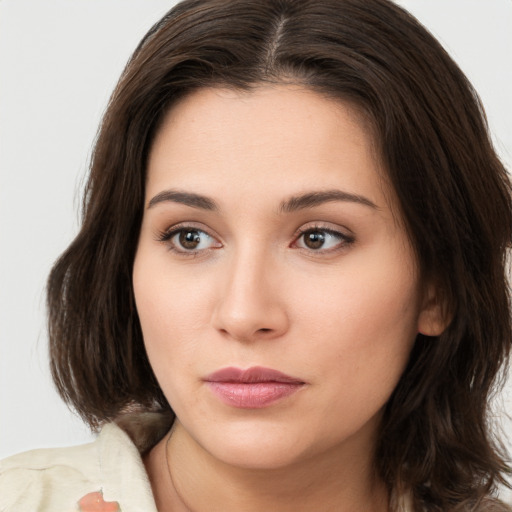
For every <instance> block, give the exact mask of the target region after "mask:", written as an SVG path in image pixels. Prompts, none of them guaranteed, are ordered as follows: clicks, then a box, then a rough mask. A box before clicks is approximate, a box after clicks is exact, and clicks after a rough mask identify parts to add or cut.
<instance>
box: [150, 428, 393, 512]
mask: <svg viewBox="0 0 512 512" xmlns="http://www.w3.org/2000/svg"><path fill="white" fill-rule="evenodd" d="M355 444H356V449H355V450H354V446H351V447H350V449H346V450H344V449H343V447H340V450H338V451H334V450H330V451H329V452H328V453H325V454H322V455H317V456H316V457H314V458H309V459H308V458H305V459H304V460H301V461H300V462H297V463H294V464H289V465H287V466H286V467H280V468H272V469H252V468H240V467H233V466H232V465H229V464H226V463H224V462H222V461H219V460H218V459H215V458H214V457H212V456H211V455H210V454H209V453H207V452H206V451H205V450H203V449H202V447H201V446H199V445H198V444H197V443H196V442H195V441H194V439H192V438H191V437H190V436H189V435H188V433H187V432H186V430H185V429H184V428H183V427H182V426H181V424H180V423H179V422H177V423H176V424H175V425H174V427H173V429H172V432H171V433H170V437H169V435H168V436H165V437H164V439H162V441H161V442H160V443H159V444H158V445H156V446H155V448H154V449H153V450H152V451H151V452H150V453H149V454H148V456H147V457H146V459H145V464H146V469H147V471H148V475H149V478H150V481H151V483H152V487H153V493H154V495H155V501H156V504H157V508H158V510H159V512H170V511H172V512H206V511H211V510H213V508H212V504H216V507H215V508H214V509H215V510H222V511H223V512H231V511H239V510H244V511H246V512H253V511H254V512H256V511H261V510H273V511H276V512H292V511H296V510H301V511H304V512H306V511H318V510H319V504H321V510H336V512H349V511H350V512H359V511H361V512H362V511H368V510H371V511H372V512H387V511H388V501H389V500H388V493H387V490H386V487H385V485H384V484H383V482H382V481H381V480H380V479H378V478H377V477H376V475H375V472H374V470H373V464H372V462H373V456H372V455H373V453H371V454H370V453H366V454H365V453H362V452H361V451H360V450H357V443H355ZM357 452H359V453H357Z"/></svg>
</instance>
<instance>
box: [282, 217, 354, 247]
mask: <svg viewBox="0 0 512 512" xmlns="http://www.w3.org/2000/svg"><path fill="white" fill-rule="evenodd" d="M311 231H320V232H324V233H328V234H330V235H332V236H334V237H337V238H339V239H340V244H339V245H338V246H337V247H334V248H328V249H322V248H320V249H310V248H305V247H297V248H298V249H300V250H304V251H307V252H310V253H313V254H315V253H316V254H326V253H330V252H337V251H341V250H344V249H346V248H347V247H348V246H350V245H352V244H353V243H354V242H355V240H356V239H355V236H354V234H353V233H352V231H350V230H349V229H348V228H341V227H333V226H332V224H324V223H322V222H315V223H312V224H306V225H303V226H301V227H300V228H299V229H298V230H297V231H296V233H295V235H294V238H293V242H292V244H291V245H292V246H294V245H296V244H297V242H298V241H299V240H300V238H301V237H302V236H303V235H304V234H306V233H309V232H311ZM345 231H348V233H347V232H345Z"/></svg>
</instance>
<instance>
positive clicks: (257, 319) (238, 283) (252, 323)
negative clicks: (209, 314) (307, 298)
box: [213, 254, 289, 342]
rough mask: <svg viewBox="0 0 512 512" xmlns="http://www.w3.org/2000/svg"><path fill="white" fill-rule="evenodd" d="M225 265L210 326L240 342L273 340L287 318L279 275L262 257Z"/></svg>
mask: <svg viewBox="0 0 512 512" xmlns="http://www.w3.org/2000/svg"><path fill="white" fill-rule="evenodd" d="M234 260H235V261H232V262H230V264H229V265H226V266H227V267H229V268H227V269H226V271H225V273H224V275H223V277H222V285H221V286H220V287H219V291H218V294H217V300H216V306H215V307H214V312H213V325H214V327H215V328H216V329H217V330H218V331H220V332H221V333H222V334H223V335H224V336H229V337H231V338H233V339H235V340H238V341H242V342H250V341H256V340H262V339H275V338H278V337H280V336H282V335H283V334H284V333H285V332H286V331H287V329H288V326H289V319H288V315H287V311H286V307H285V301H284V297H283V293H282V290H283V282H282V281H281V280H280V279H279V277H278V275H277V274H279V272H278V270H277V269H276V268H275V266H273V265H272V263H271V260H270V258H269V257H265V256H264V255H260V256H259V257H258V256H257V255H254V254H252V255H247V256H246V257H244V256H240V257H238V258H234Z"/></svg>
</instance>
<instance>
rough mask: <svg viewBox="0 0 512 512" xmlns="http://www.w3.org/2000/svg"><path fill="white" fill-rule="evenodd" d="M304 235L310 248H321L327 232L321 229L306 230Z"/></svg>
mask: <svg viewBox="0 0 512 512" xmlns="http://www.w3.org/2000/svg"><path fill="white" fill-rule="evenodd" d="M303 237H304V245H305V246H306V247H307V248H308V249H321V248H322V246H323V245H324V243H325V234H324V233H322V232H321V231H306V233H304V235H303Z"/></svg>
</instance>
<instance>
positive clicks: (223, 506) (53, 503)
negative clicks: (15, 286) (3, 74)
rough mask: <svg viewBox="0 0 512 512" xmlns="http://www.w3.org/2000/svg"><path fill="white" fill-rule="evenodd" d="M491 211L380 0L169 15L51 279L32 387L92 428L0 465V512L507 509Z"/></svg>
mask: <svg viewBox="0 0 512 512" xmlns="http://www.w3.org/2000/svg"><path fill="white" fill-rule="evenodd" d="M511 226H512V223H511V204H510V185H509V182H508V180H507V177H506V172H505V169H504V168H503V166H502V165H501V163H500V162H499V160H498V158H497V157H496V155H495V153H494V150H493V148H492V145H491V143H490V141H489V139H488V135H487V132H486V127H485V122H484V120H483V117H482V113H481V108H480V105H479V103H478V100H477V99H476V96H475V94H474V92H473V90H472V89H471V87H470V85H469V84H468V83H467V81H466V79H465V77H464V76H463V74H462V73H461V72H460V70H459V69H458V68H457V67H456V65H455V64H454V63H453V61H451V60H450V58H449V57H448V56H447V55H446V53H445V52H444V51H443V49H442V48H441V47H440V46H439V44H438V43H437V42H436V41H435V40H434V39H433V38H432V37H431V36H430V35H429V34H428V33H426V31H425V30H424V29H423V28H422V27H421V26H419V25H418V23H417V22H416V21H415V20H414V19H413V18H411V17H410V16H409V15H407V14H406V13H405V12H404V11H402V10H401V9H399V8H398V7H396V6H395V5H394V4H391V3H390V2H387V1H383V0H373V1H371V2H369V1H364V2H363V1H362V0H344V1H341V0H323V1H320V2H319V1H314V2H313V1H311V2H310V1H301V2H297V1H293V0H288V1H286V0H283V1H277V0H274V1H272V0H266V1H265V0H258V1H256V2H255V1H250V2H249V1H245V0H242V1H227V0H202V1H200V0H196V1H185V2H183V3H181V4H179V5H178V6H177V7H176V8H174V9H173V10H172V11H170V13H169V14H168V15H167V16H165V17H164V18H163V19H162V20H161V22H159V23H158V24H157V25H156V26H155V27H154V28H153V29H152V30H151V31H150V32H149V33H148V34H147V36H146V37H145V38H144V39H143V41H142V42H141V44H140V45H139V47H138V48H137V50H136V51H135V53H134V55H133V57H132V59H131V60H130V62H129V63H128V65H127V67H126V69H125V72H124V73H123V75H122V77H121V80H120V82H119V84H118V86H117V88H116V90H115V92H114V94H113V96H112V99H111V102H110V105H109V108H108V110H107V112H106V114H105V117H104V121H103V124H102V127H101V131H100V134H99V137H98V141H97V144H96V148H95V152H94V155H93V162H92V168H91V175H90V179H89V183H88V186H87V191H86V199H85V205H84V220H83V225H82V229H81V231H80V233H79V235H78V236H77V238H76V239H75V241H74V242H73V243H72V245H71V246H70V247H69V249H68V250H67V251H66V252H65V253H64V254H63V256H62V257H61V258H60V260H59V261H58V262H57V264H56V265H55V267H54V269H53V271H52V273H51V276H50V279H49V283H48V304H49V311H50V319H49V325H50V341H51V354H52V370H53V374H54V379H55V382H56V383H57V386H58V388H59V390H60V392H61V394H62V396H63V398H64V399H65V400H66V401H67V402H68V403H70V404H71V405H73V407H74V408H75V409H76V410H77V411H78V412H79V413H80V414H81V415H82V417H83V418H84V419H85V420H86V422H87V423H89V425H91V426H92V427H93V428H100V427H103V430H102V432H101V434H100V436H99V437H98V440H97V441H96V442H95V443H93V444H92V445H90V446H86V447H79V448H72V449H67V450H58V451H43V452H36V453H29V454H24V455H20V456H17V457H14V458H12V459H10V460H8V461H6V462H4V463H3V473H2V479H1V480H0V482H1V484H0V485H1V486H2V487H1V488H0V490H1V491H2V492H1V493H0V496H1V498H0V500H4V502H2V501H0V504H1V505H2V506H3V507H4V508H5V509H6V510H24V509H23V507H25V509H26V510H34V509H37V510H63V509H66V507H67V509H69V508H71V507H75V509H76V510H123V511H124V512H126V511H129V510H155V509H158V510H159V511H160V512H165V511H168V510H172V511H180V510H184V511H186V510H193V511H202V510H223V511H229V510H247V511H252V510H279V511H284V510H336V511H348V510H350V511H355V510H372V511H389V510H411V511H419V510H432V511H434V510H439V511H451V510H499V509H500V507H503V508H502V509H503V510H505V508H504V505H503V506H502V505H500V504H499V503H498V502H497V501H492V500H491V496H492V492H493V490H494V486H495V485H496V484H498V483H500V482H504V480H503V479H504V477H505V475H506V474H507V473H509V469H508V467H507V465H506V461H505V456H504V454H503V453H502V450H501V449H500V447H499V446H497V445H496V443H495V442H494V441H493V437H492V432H491V431H490V429H489V426H488V398H489V394H490V392H491V391H492V389H493V385H494V383H495V380H496V378H497V376H498V375H499V372H500V369H501V368H502V365H503V364H504V362H505V361H506V358H507V356H508V353H509V351H510V346H511V332H510V315H509V297H508V291H507V286H506V279H505V271H504V256H505V250H506V248H507V247H508V246H509V243H510V239H511ZM116 424H117V425H119V426H116ZM120 427H121V428H120ZM123 431H125V432H127V433H128V434H129V437H130V438H131V440H130V439H129V437H127V436H126V434H125V433H124V432H123ZM139 453H140V455H139ZM26 489H29V491H28V493H27V492H26ZM9 507H10V508H9Z"/></svg>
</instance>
